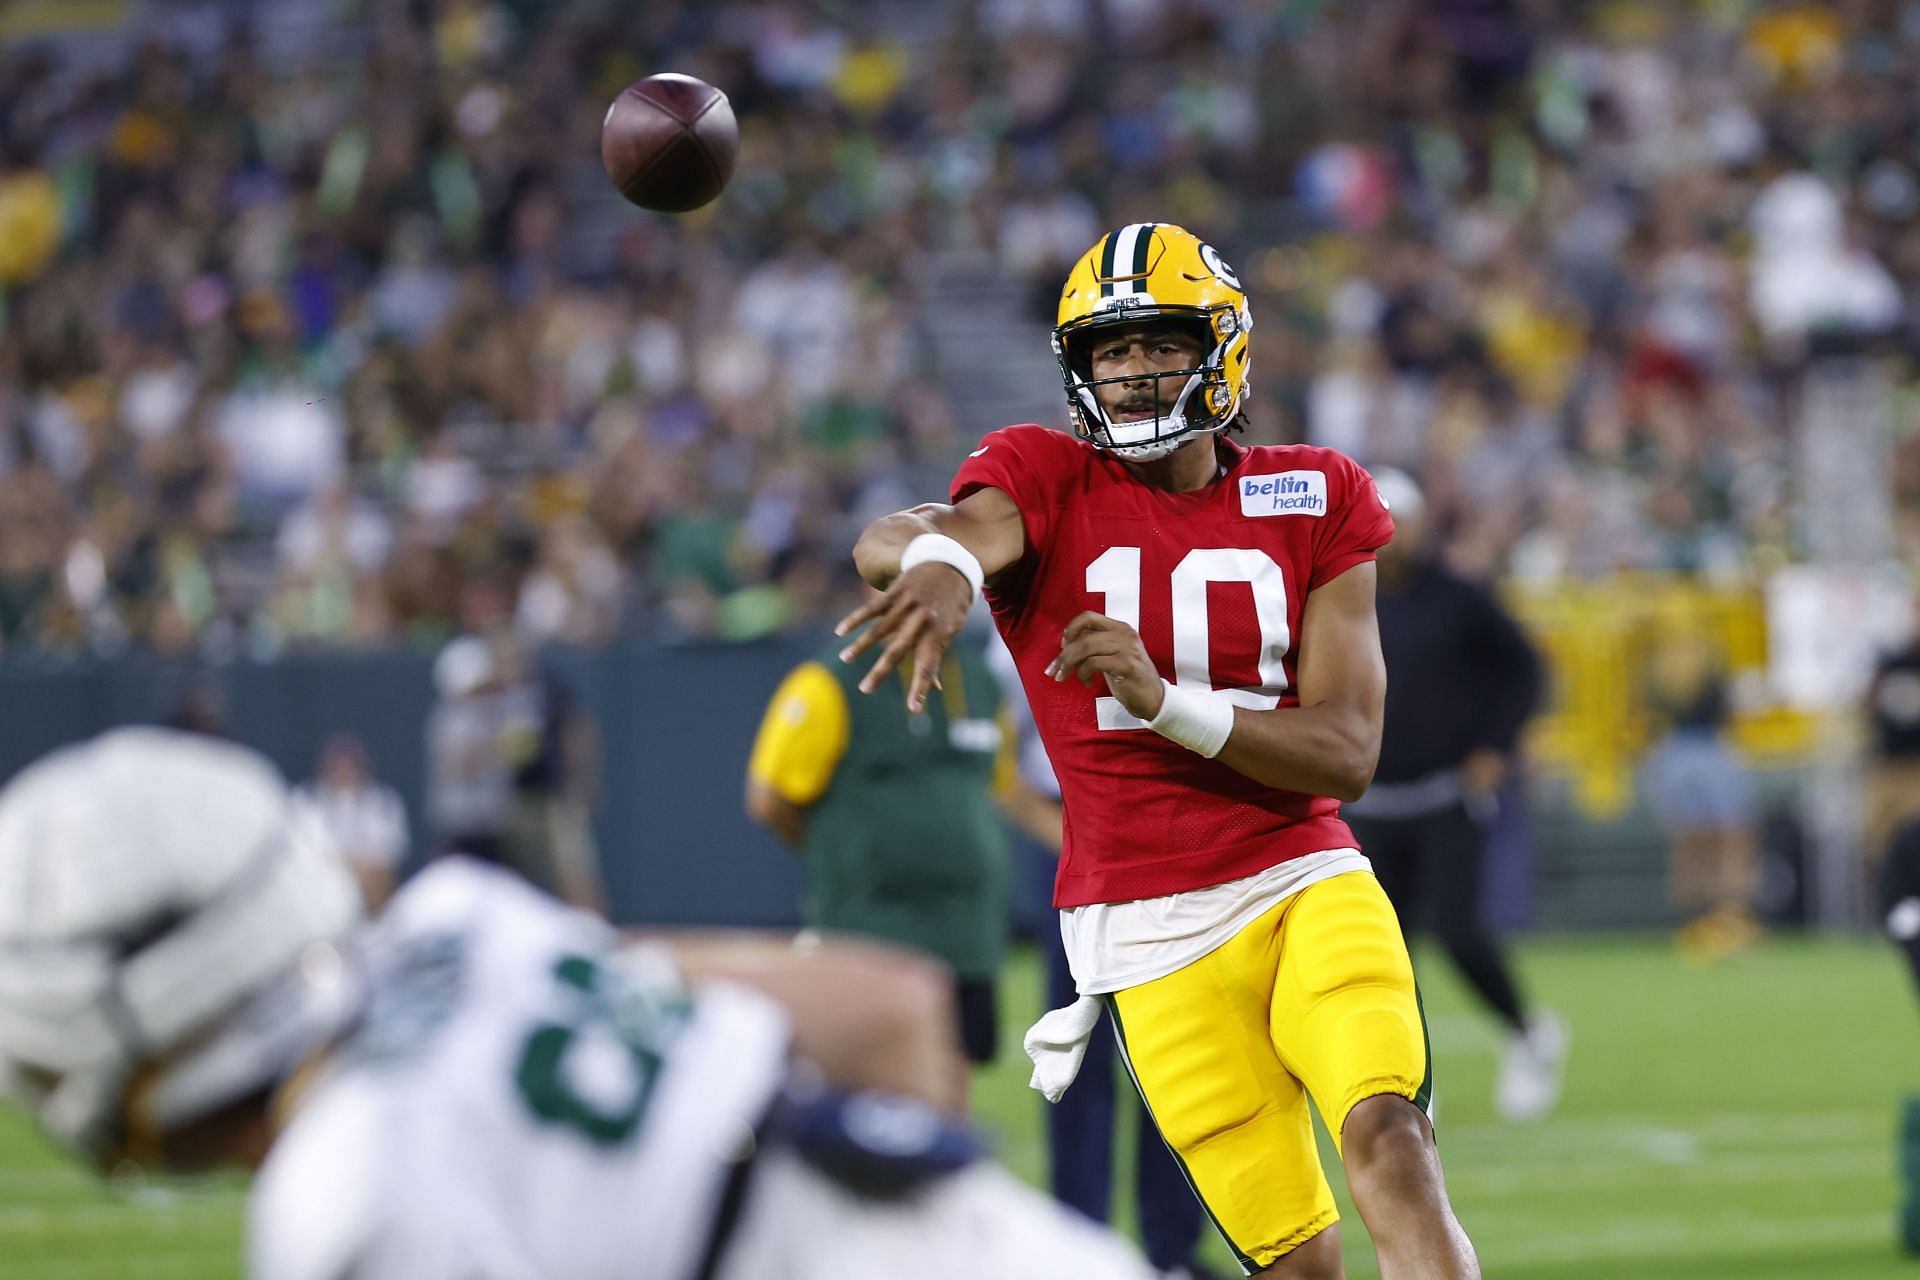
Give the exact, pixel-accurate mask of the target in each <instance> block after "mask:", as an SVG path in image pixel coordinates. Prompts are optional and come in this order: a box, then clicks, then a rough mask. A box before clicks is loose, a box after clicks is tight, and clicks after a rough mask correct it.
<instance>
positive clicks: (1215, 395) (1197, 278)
mask: <svg viewBox="0 0 1920 1280" xmlns="http://www.w3.org/2000/svg"><path fill="white" fill-rule="evenodd" d="M1156 320H1159V321H1174V322H1179V323H1181V324H1185V325H1191V326H1192V328H1193V331H1194V333H1195V335H1196V336H1198V337H1199V338H1200V345H1201V349H1202V350H1203V351H1205V352H1206V353H1207V354H1206V356H1205V358H1204V359H1202V361H1201V362H1200V363H1199V364H1198V365H1195V366H1194V367H1193V368H1190V369H1176V370H1168V371H1166V372H1164V373H1156V374H1150V375H1147V376H1149V377H1152V378H1154V379H1155V380H1156V381H1157V380H1158V379H1161V378H1173V379H1181V380H1184V385H1183V386H1181V388H1180V390H1179V391H1178V392H1177V394H1176V395H1174V396H1172V397H1171V399H1172V401H1173V407H1172V408H1171V409H1167V410H1162V409H1160V408H1159V407H1158V406H1160V405H1164V404H1165V403H1166V402H1167V400H1168V399H1169V397H1164V396H1162V397H1157V398H1156V410H1155V416H1154V417H1152V418H1150V419H1144V420H1141V421H1135V422H1115V421H1114V420H1113V419H1112V418H1111V417H1110V416H1109V415H1108V413H1107V411H1106V410H1105V409H1104V408H1102V407H1101V404H1100V400H1099V396H1098V394H1097V390H1096V389H1097V388H1098V387H1100V386H1102V385H1105V384H1108V383H1117V382H1128V381H1137V380H1138V379H1139V376H1140V375H1129V376H1124V377H1117V378H1095V377H1094V376H1093V347H1094V336H1095V335H1096V334H1098V333H1099V332H1100V331H1101V330H1103V329H1107V328H1110V327H1112V326H1114V325H1122V324H1124V325H1131V326H1137V325H1140V324H1141V323H1142V322H1150V321H1156ZM1252 327H1253V316H1252V315H1251V314H1250V312H1249V311H1248V309H1247V295H1246V291H1245V290H1244V289H1242V288H1241V287H1240V281H1239V279H1238V278H1237V277H1236V276H1235V275H1234V274H1233V270H1232V268H1230V267H1228V266H1227V264H1226V263H1225V262H1224V261H1222V260H1221V257H1220V255H1219V253H1217V252H1216V251H1215V250H1214V247H1213V246H1212V245H1210V244H1207V243H1205V242H1204V241H1202V240H1201V239H1200V238H1199V237H1197V236H1195V235H1194V234H1193V233H1192V232H1190V231H1187V230H1185V229H1184V228H1181V227H1176V226H1172V225H1170V224H1168V223H1164V222H1135V223H1132V224H1130V225H1128V226H1124V227H1121V228H1120V229H1119V230H1118V231H1113V232H1109V233H1108V234H1107V235H1104V236H1102V237H1101V238H1100V240H1099V242H1098V243H1097V244H1095V245H1094V246H1093V248H1091V249H1089V250H1087V252H1086V253H1085V254H1083V255H1082V256H1081V258H1080V261H1078V262H1076V263H1075V264H1074V265H1073V270H1072V271H1071V272H1069V273H1068V275H1067V284H1066V288H1064V289H1063V290H1061V292H1060V315H1059V323H1058V324H1056V325H1055V326H1054V330H1053V354H1054V358H1055V359H1056V360H1058V361H1059V363H1060V376H1061V378H1062V379H1064V381H1065V383H1066V388H1067V404H1068V406H1069V407H1070V408H1071V409H1072V411H1073V422H1074V428H1075V430H1076V431H1077V432H1078V433H1079V434H1080V435H1081V436H1082V437H1084V438H1085V439H1087V440H1089V441H1091V442H1092V443H1094V444H1096V445H1098V446H1099V447H1101V448H1103V449H1110V450H1112V451H1113V452H1114V453H1117V454H1119V455H1120V456H1121V457H1125V458H1133V459H1136V460H1144V459H1148V458H1158V457H1164V456H1165V455H1167V454H1169V453H1171V452H1173V450H1174V449H1176V448H1178V447H1179V445H1180V443H1181V442H1182V441H1183V440H1185V439H1186V438H1187V437H1188V436H1192V435H1197V434H1200V433H1202V432H1210V431H1219V430H1220V429H1221V428H1223V427H1225V426H1227V425H1228V424H1230V423H1231V422H1232V421H1233V420H1234V418H1235V417H1237V416H1238V415H1239V413H1240V409H1241V406H1242V404H1244V403H1245V400H1246V394H1247V364H1248V358H1247V355H1248V353H1247V333H1248V331H1249V330H1250V329H1251V328H1252Z"/></svg>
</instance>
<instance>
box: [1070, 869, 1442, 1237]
mask: <svg viewBox="0 0 1920 1280" xmlns="http://www.w3.org/2000/svg"><path fill="white" fill-rule="evenodd" d="M1108 1008H1109V1009H1110V1011H1111V1012H1112V1014H1113V1019H1114V1024H1115V1027H1116V1028H1117V1030H1118V1032H1119V1039H1120V1043H1121V1045H1122V1051H1123V1053H1124V1055H1125V1057H1126V1061H1127V1065H1128V1069H1129V1070H1131V1071H1132V1073H1133V1078H1134V1082H1135V1083H1136V1084H1137V1085H1139V1087H1140V1094H1141V1097H1143V1098H1144V1099H1146V1103H1147V1109H1148V1110H1149V1111H1150V1112H1152V1113H1153V1119H1154V1122H1155V1123H1156V1124H1157V1125H1158V1126H1159V1129H1160V1135H1161V1137H1163V1138H1164V1139H1166V1142H1167V1145H1168V1146H1170V1147H1171V1148H1172V1149H1173V1152H1174V1154H1175V1155H1176V1156H1177V1157H1178V1158H1179V1159H1180V1162H1181V1164H1182V1165H1183V1167H1184V1168H1185V1170H1186V1173H1187V1179H1188V1181H1190V1182H1191V1183H1192V1184H1193V1188H1194V1191H1195V1192H1196V1193H1198V1195H1199V1196H1200V1199H1201V1202H1202V1203H1203V1204H1205V1205H1206V1208H1207V1212H1208V1213H1209V1214H1210V1215H1211V1216H1212V1218H1213V1221H1214V1224H1215V1225H1216V1226H1217V1227H1219V1228H1220V1233H1221V1234H1222V1235H1223V1236H1225V1237H1226V1239H1227V1243H1228V1244H1229V1245H1230V1246H1231V1247H1232V1248H1233V1251H1234V1254H1235V1256H1236V1257H1237V1258H1239V1260H1240V1263H1241V1265H1242V1266H1243V1267H1245V1268H1247V1269H1248V1270H1249V1271H1251V1270H1253V1269H1256V1268H1258V1267H1264V1266H1267V1265H1270V1264H1271V1263H1272V1262H1273V1261H1274V1260H1275V1259H1277V1258H1279V1257H1281V1256H1282V1255H1283V1254H1286V1253H1288V1252H1290V1251H1291V1250H1293V1249H1296V1248H1298V1247H1299V1246H1300V1245H1302V1244H1305V1243H1306V1242H1307V1241H1308V1240H1311V1239H1312V1238H1313V1237H1314V1236H1315V1235H1317V1234H1318V1233H1319V1232H1321V1231H1323V1230H1325V1229H1326V1228H1327V1227H1329V1226H1331V1225H1332V1224H1333V1223H1334V1222H1336V1221H1338V1220H1339V1216H1340V1215H1339V1212H1338V1211H1337V1210H1336V1209H1335V1208H1334V1202H1333V1192H1332V1191H1331V1189H1329V1187H1328V1186H1327V1177H1326V1173H1325V1172H1324V1171H1323V1170H1322V1169H1321V1167H1320V1157H1319V1152H1318V1150H1317V1149H1316V1147H1315V1145H1314V1140H1313V1120H1312V1117H1311V1115H1310V1113H1309V1112H1308V1109H1307V1098H1308V1095H1309V1094H1311V1095H1312V1097H1313V1100H1314V1103H1315V1104H1316V1105H1317V1106H1318V1107H1319V1108H1320V1114H1321V1116H1322V1117H1323V1118H1324V1119H1325V1120H1326V1122H1327V1127H1328V1129H1329V1130H1331V1131H1332V1133H1333V1134H1334V1138H1335V1141H1336V1142H1338V1141H1339V1137H1340V1133H1341V1129H1342V1126H1343V1125H1344V1124H1345V1123H1346V1119H1347V1113H1348V1112H1349V1111H1351V1110H1353V1108H1354V1106H1355V1104H1357V1103H1359V1102H1360V1101H1361V1100H1362V1099H1365V1098H1369V1097H1372V1096H1374V1095H1375V1094H1383V1093H1390V1094H1397V1095H1399V1096H1401V1097H1403V1098H1410V1099H1412V1100H1413V1101H1414V1103H1415V1104H1416V1105H1418V1106H1420V1107H1421V1108H1423V1109H1424V1108H1425V1107H1426V1106H1427V1102H1428V1098H1429V1096H1430V1094H1431V1077H1430V1075H1429V1054H1428V1047H1427V1035H1426V1022H1425V1019H1424V1017H1423V1015H1422V1013H1421V1009H1420V1000H1419V995H1418V993H1417V992H1416V991H1415V989H1414V983H1413V965H1412V963H1411V962H1410V961H1409V960H1408V958H1407V947H1406V943H1405V942H1404V941H1403V940H1402V939H1401V936H1400V925H1399V922H1398V921H1397V920H1396V919H1395V917H1394V913H1393V907H1392V905H1391V904H1390V903H1389V902H1388V901H1387V896H1386V894H1385V893H1383V892H1382V891H1381V889H1380V883H1379V881H1377V880H1375V879H1374V878H1373V875H1372V873H1371V872H1365V871H1353V872H1347V873H1345V874H1342V875H1337V876H1333V877H1331V878H1329V879H1326V880H1322V881H1319V882H1318V883H1316V884H1312V885H1309V886H1308V887H1307V888H1305V889H1303V890H1301V891H1300V892H1299V893H1296V894H1294V895H1293V896H1292V897H1290V898H1288V899H1287V900H1286V901H1284V902H1282V903H1280V904H1278V905H1277V906H1275V907H1274V908H1273V909H1272V910H1270V911H1268V912H1266V913H1265V914H1264V915H1262V916H1260V917H1259V918H1258V919H1256V920H1254V921H1253V922H1252V923H1251V924H1249V925H1247V927H1246V928H1244V929H1242V930H1241V931H1240V932H1239V933H1237V934H1235V935H1234V937H1233V939H1232V940H1231V941H1229V942H1227V943H1226V944H1225V945H1223V946H1221V947H1220V948H1218V949H1217V950H1215V951H1214V952H1212V953H1211V954H1209V955H1208V956H1206V957H1204V958H1203V959H1200V960H1197V961H1195V962H1194V963H1192V964H1190V965H1188V966H1187V967H1186V968H1184V969H1180V970H1178V971H1176V972H1174V973H1170V974H1168V975H1167V976H1166V977H1164V978H1157V979H1155V980H1154V981H1152V982H1148V983H1144V984H1142V985H1140V986H1137V987H1131V988H1129V989H1127V990H1125V991H1116V992H1114V993H1113V994H1112V995H1111V996H1110V997H1109V998H1108Z"/></svg>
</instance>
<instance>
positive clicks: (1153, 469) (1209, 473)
mask: <svg viewBox="0 0 1920 1280" xmlns="http://www.w3.org/2000/svg"><path fill="white" fill-rule="evenodd" d="M1216 444H1217V441H1216V440H1215V439H1214V437H1213V436H1212V435H1204V436H1195V437H1194V438H1193V439H1191V440H1189V441H1187V442H1186V443H1185V444H1183V445H1181V446H1180V447H1179V448H1178V449H1175V450H1174V451H1173V452H1172V453H1170V454H1168V455H1167V456H1166V457H1164V458H1154V459H1152V460H1150V461H1147V462H1135V461H1133V460H1131V459H1129V460H1128V461H1127V470H1129V471H1131V472H1133V475H1134V478H1135V479H1136V480H1138V481H1140V482H1141V483H1142V484H1144V485H1147V486H1149V487H1151V488H1154V489H1162V490H1165V491H1166V492H1168V493H1192V492H1193V491H1194V490H1196V489H1204V488H1206V487H1207V486H1208V485H1210V484H1212V483H1213V482H1214V481H1215V480H1218V479H1219V478H1220V473H1221V471H1222V470H1223V469H1224V464H1223V463H1222V462H1221V460H1220V453H1219V450H1218V449H1217V448H1216V447H1215V446H1216Z"/></svg>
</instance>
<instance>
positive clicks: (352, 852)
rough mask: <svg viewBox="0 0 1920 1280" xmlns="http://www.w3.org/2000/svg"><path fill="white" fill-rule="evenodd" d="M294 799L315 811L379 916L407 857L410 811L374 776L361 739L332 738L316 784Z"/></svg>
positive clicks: (363, 896) (365, 899)
mask: <svg viewBox="0 0 1920 1280" xmlns="http://www.w3.org/2000/svg"><path fill="white" fill-rule="evenodd" d="M295 794H296V796H297V798H298V800H299V801H300V803H302V804H306V805H310V806H311V807H312V808H313V811H314V813H315V815H316V816H317V817H318V818H319V819H320V825H322V826H323V827H325V828H326V829H327V835H328V836H329V837H330V838H331V839H332V841H333V844H334V847H335V848H337V849H338V850H340V853H341V856H343V857H344V858H346V860H347V865H348V866H349V867H351V868H353V875H354V878H355V879H356V880H358V881H359V882H360V897H361V900H362V901H363V902H364V903H365V904H366V908H367V910H368V911H369V912H374V911H378V910H379V909H380V908H381V907H382V906H384V905H385V904H386V901H387V899H388V898H390V897H392V896H393V883H394V877H395V875H396V874H397V873H398V872H399V870H400V862H401V860H402V859H403V858H405V857H406V854H407V810H406V806H405V805H404V804H402V803H401V801H400V793H399V792H397V791H395V790H394V789H393V788H392V787H389V786H387V785H386V784H385V783H383V782H381V781H380V780H379V779H378V778H375V777H374V776H373V769H372V766H371V765H369V764H368V762H367V749H366V747H365V746H364V745H363V744H362V743H361V741H360V739H358V738H356V737H354V736H353V735H351V734H346V733H341V734H335V735H334V736H333V737H331V738H329V739H327V742H326V745H325V746H323V747H322V748H321V749H320V763H319V766H318V767H317V768H316V769H315V770H314V775H313V781H312V782H310V783H308V784H307V785H306V786H304V787H301V788H300V789H299V791H298V792H296V793H295Z"/></svg>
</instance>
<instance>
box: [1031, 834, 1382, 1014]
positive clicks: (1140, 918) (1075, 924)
mask: <svg viewBox="0 0 1920 1280" xmlns="http://www.w3.org/2000/svg"><path fill="white" fill-rule="evenodd" d="M1372 870H1373V864H1372V863H1370V862H1368V861H1367V859H1366V855H1365V854H1363V853H1361V852H1360V851H1359V850H1358V849H1323V850H1321V851H1320V852H1319V853H1310V854H1307V855H1306V856H1305V857H1302V858H1290V859H1288V860H1287V861H1285V862H1282V863H1279V864H1277V865H1275V866H1271V867H1268V868H1267V869H1266V870H1265V871H1260V872H1256V873H1254V874H1253V875H1250V876H1246V877H1243V878H1241V879H1239V880H1229V881H1227V882H1226V883H1225V884H1216V885H1209V886H1208V887H1207V888H1205V889H1189V890H1187V891H1186V892H1185V893H1173V894H1168V895H1166V896H1165V897H1160V898H1138V899H1135V900H1134V901H1132V902H1096V903H1091V904H1089V905H1087V906H1084V907H1071V908H1069V909H1067V910H1065V911H1062V912H1061V913H1060V938H1061V941H1062V942H1063V943H1065V945H1066V951H1067V966H1068V968H1070V969H1071V970H1072V971H1073V981H1074V985H1075V987H1076V988H1078V990H1079V992H1080V994H1081V995H1083V996H1097V995H1104V994H1106V993H1107V992H1110V991H1124V990H1126V989H1127V988H1128V987H1137V986H1139V985H1140V984H1141V983H1143V982H1152V981H1153V980H1154V979H1155V978H1164V977H1166V976H1167V975H1168V974H1170V973H1172V972H1174V971H1175V970H1176V969H1184V968H1185V967H1186V966H1188V965H1190V964H1192V963H1193V962H1194V961H1195V960H1198V959H1200V958H1201V957H1202V956H1205V955H1207V954H1208V953H1210V952H1212V951H1214V950H1215V949H1216V948H1218V947H1220V946H1221V945H1222V944H1224V943H1225V942H1226V941H1227V940H1228V939H1230V938H1232V937H1233V935H1234V934H1236V933H1238V932H1240V930H1242V929H1244V928H1246V927H1247V925H1248V924H1250V923H1251V922H1252V921H1253V920H1255V919H1257V918H1258V917H1259V916H1261V915H1262V914H1264V913H1265V912H1267V911H1269V910H1271V909H1272V908H1273V907H1275V906H1276V905H1278V904H1279V903H1281V902H1284V901H1286V900H1287V899H1288V898H1290V897H1292V896H1293V895H1294V894H1296V893H1298V892H1300V891H1301V890H1302V889H1304V888H1306V887H1307V886H1308V885H1310V884H1318V883H1319V882H1320V881H1322V880H1325V879H1327V878H1328V877H1330V876H1337V875H1342V874H1344V873H1346V872H1348V871H1372Z"/></svg>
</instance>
